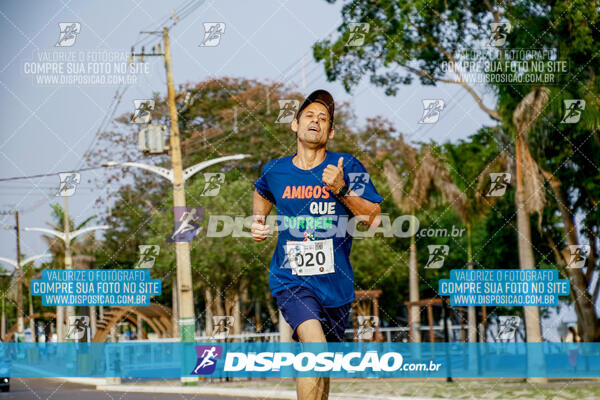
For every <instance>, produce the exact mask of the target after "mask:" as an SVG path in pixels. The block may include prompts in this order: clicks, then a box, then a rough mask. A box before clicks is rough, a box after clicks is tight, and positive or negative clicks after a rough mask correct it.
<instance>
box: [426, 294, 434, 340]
mask: <svg viewBox="0 0 600 400" xmlns="http://www.w3.org/2000/svg"><path fill="white" fill-rule="evenodd" d="M427 322H428V323H429V341H430V342H435V335H434V334H433V307H432V306H431V303H427Z"/></svg>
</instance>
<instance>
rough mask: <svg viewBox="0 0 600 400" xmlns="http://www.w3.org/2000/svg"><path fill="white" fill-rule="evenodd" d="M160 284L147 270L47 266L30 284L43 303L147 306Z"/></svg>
mask: <svg viewBox="0 0 600 400" xmlns="http://www.w3.org/2000/svg"><path fill="white" fill-rule="evenodd" d="M161 283H162V282H161V280H160V279H150V270H148V269H90V270H85V269H65V270H60V269H45V270H43V271H42V279H32V280H31V286H30V287H31V295H32V296H42V305H44V306H147V305H150V297H151V296H158V295H160V294H161V290H162V287H161Z"/></svg>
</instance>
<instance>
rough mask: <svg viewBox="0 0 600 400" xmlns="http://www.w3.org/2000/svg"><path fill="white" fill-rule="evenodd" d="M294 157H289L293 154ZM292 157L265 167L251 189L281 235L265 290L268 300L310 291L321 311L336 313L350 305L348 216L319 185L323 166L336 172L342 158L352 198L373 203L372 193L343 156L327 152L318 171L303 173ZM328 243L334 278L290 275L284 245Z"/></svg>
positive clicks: (360, 170) (359, 169) (358, 167)
mask: <svg viewBox="0 0 600 400" xmlns="http://www.w3.org/2000/svg"><path fill="white" fill-rule="evenodd" d="M294 155H295V154H294ZM294 155H291V156H289V157H285V158H279V159H276V160H272V161H270V162H269V163H267V164H266V165H265V166H264V167H263V170H262V174H261V176H260V178H258V179H257V180H256V182H254V187H255V188H256V190H257V191H258V193H260V195H261V196H263V197H264V198H265V199H267V200H269V201H270V202H271V203H273V204H274V205H275V208H276V210H277V218H278V220H279V224H280V225H282V227H283V229H278V240H277V245H276V247H275V253H274V254H273V258H272V259H271V267H270V273H269V286H270V287H271V292H272V293H273V295H274V296H275V295H277V293H279V292H281V291H283V290H285V289H286V288H288V289H290V288H293V287H297V286H303V287H306V288H308V289H311V290H312V291H313V293H315V295H316V296H317V297H318V298H319V300H320V301H321V303H322V304H323V306H325V307H339V306H342V305H344V304H347V303H349V302H351V301H353V300H354V273H353V271H352V266H351V265H350V249H351V247H352V236H351V235H350V234H349V233H348V229H347V226H350V225H351V224H349V223H348V222H349V219H350V218H351V217H352V214H351V213H350V211H349V210H348V209H346V207H345V206H344V205H343V203H341V202H340V201H339V200H337V199H336V198H335V196H333V194H332V193H331V192H330V191H329V187H328V186H327V185H326V184H325V183H324V182H323V181H322V176H323V171H324V170H325V167H327V165H334V166H337V164H338V160H339V158H340V157H343V158H344V161H343V169H344V178H345V179H346V185H348V187H349V188H350V189H351V190H353V191H354V192H355V193H356V194H357V195H359V196H361V197H363V198H365V199H367V200H369V201H371V202H373V203H379V202H381V201H382V200H383V198H382V197H381V196H380V195H379V193H377V190H376V189H375V186H374V185H373V182H372V181H371V178H370V176H369V175H368V173H367V170H366V169H365V167H364V166H363V165H362V164H361V163H360V161H358V160H357V159H356V158H354V157H353V156H351V155H350V154H346V153H333V152H330V151H328V152H327V153H326V156H325V160H324V161H323V162H322V163H321V164H320V165H318V166H316V167H314V168H312V169H309V170H303V169H300V168H298V167H296V166H295V165H294V163H293V162H292V158H293V157H294ZM305 238H306V239H310V240H323V239H329V238H331V239H333V248H334V265H335V272H334V273H329V274H323V275H313V276H298V275H293V274H292V270H291V267H290V263H289V260H288V259H287V256H286V251H285V245H286V243H287V242H288V241H302V240H304V239H305Z"/></svg>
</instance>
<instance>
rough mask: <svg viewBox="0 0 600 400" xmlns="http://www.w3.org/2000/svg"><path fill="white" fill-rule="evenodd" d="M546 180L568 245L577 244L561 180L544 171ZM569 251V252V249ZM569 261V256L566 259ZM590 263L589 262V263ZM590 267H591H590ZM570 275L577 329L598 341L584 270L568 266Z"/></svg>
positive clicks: (598, 330) (587, 339) (586, 338)
mask: <svg viewBox="0 0 600 400" xmlns="http://www.w3.org/2000/svg"><path fill="white" fill-rule="evenodd" d="M542 172H543V174H544V177H545V178H546V180H547V181H548V182H549V183H550V187H551V188H552V192H553V193H554V196H555V197H556V203H557V204H558V209H559V210H560V215H561V218H562V222H563V225H564V226H565V238H566V241H567V245H569V246H573V245H577V244H578V243H577V231H576V228H575V223H574V222H573V213H572V212H571V210H570V209H569V207H568V206H567V199H566V197H565V195H564V193H563V191H562V189H561V182H560V181H559V180H558V178H556V177H555V176H554V175H552V173H550V172H548V171H542ZM591 245H594V243H591ZM567 253H569V252H568V251H567ZM565 260H566V261H565V262H566V263H567V264H568V262H569V257H566V259H565ZM588 265H589V264H588ZM588 268H589V267H588ZM566 270H567V271H568V273H569V275H570V280H571V287H572V288H573V291H574V292H575V293H574V296H573V297H574V299H575V311H576V312H577V330H578V331H579V332H580V334H581V339H582V340H583V341H584V342H596V341H598V340H600V321H599V320H598V318H596V312H595V310H594V302H593V301H592V296H591V295H590V293H589V292H588V291H587V283H586V279H585V276H584V275H583V271H582V270H581V269H580V268H568V266H567V268H566Z"/></svg>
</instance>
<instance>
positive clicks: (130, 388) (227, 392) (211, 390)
mask: <svg viewBox="0 0 600 400" xmlns="http://www.w3.org/2000/svg"><path fill="white" fill-rule="evenodd" d="M96 390H104V391H107V392H132V393H173V394H204V395H216V396H235V397H252V398H261V399H285V400H295V399H296V398H297V397H296V392H295V391H292V390H249V389H243V388H223V387H214V386H212V387H211V386H138V385H98V386H96ZM329 399H331V400H348V399H350V400H352V399H354V400H375V399H377V400H452V399H441V398H433V397H405V396H373V395H352V394H345V393H332V394H330V395H329Z"/></svg>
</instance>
